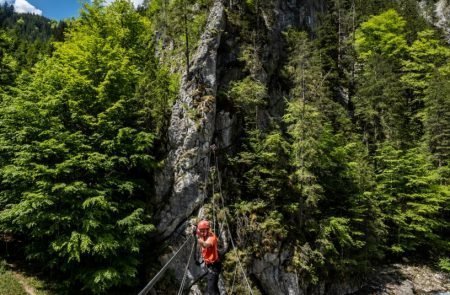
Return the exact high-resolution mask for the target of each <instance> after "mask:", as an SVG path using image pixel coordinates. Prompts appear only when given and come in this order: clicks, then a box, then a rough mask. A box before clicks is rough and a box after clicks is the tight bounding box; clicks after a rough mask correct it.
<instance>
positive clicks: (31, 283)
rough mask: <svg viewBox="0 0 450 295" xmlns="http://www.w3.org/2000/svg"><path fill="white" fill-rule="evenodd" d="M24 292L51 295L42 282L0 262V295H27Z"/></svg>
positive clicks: (2, 261)
mask: <svg viewBox="0 0 450 295" xmlns="http://www.w3.org/2000/svg"><path fill="white" fill-rule="evenodd" d="M26 290H29V291H30V292H33V293H34V294H36V295H53V294H54V293H53V292H50V291H49V290H48V289H47V288H46V285H45V283H44V282H43V281H41V280H39V279H38V278H36V277H33V276H29V275H26V274H24V273H22V272H17V271H14V269H11V267H9V266H8V265H7V264H6V262H5V261H4V260H0V295H28V294H29V293H27V291H26Z"/></svg>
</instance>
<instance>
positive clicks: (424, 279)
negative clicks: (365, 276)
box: [354, 264, 450, 295]
mask: <svg viewBox="0 0 450 295" xmlns="http://www.w3.org/2000/svg"><path fill="white" fill-rule="evenodd" d="M449 291H450V280H449V278H448V276H446V275H445V274H443V273H440V272H436V271H433V270H431V269H430V268H429V267H426V266H413V265H403V264H394V265H392V266H387V267H384V268H382V269H380V270H378V271H377V272H376V273H375V274H374V276H373V277H372V278H370V279H369V280H368V282H367V284H366V286H365V287H364V288H362V289H361V290H359V291H358V292H356V293H354V294H355V295H363V294H364V295H370V294H377V295H415V294H421V295H425V294H445V293H448V292H449Z"/></svg>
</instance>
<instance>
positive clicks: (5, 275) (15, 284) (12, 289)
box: [0, 271, 27, 295]
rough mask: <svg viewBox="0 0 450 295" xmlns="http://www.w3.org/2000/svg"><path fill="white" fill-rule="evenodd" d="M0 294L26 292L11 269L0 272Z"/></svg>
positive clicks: (22, 293) (13, 294)
mask: <svg viewBox="0 0 450 295" xmlns="http://www.w3.org/2000/svg"><path fill="white" fill-rule="evenodd" d="M0 294H2V295H27V292H25V290H24V289H23V287H22V284H21V283H19V281H18V280H17V278H16V277H14V274H13V273H12V272H11V271H3V272H2V273H0Z"/></svg>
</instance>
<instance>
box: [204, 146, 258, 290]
mask: <svg viewBox="0 0 450 295" xmlns="http://www.w3.org/2000/svg"><path fill="white" fill-rule="evenodd" d="M213 156H214V163H215V165H216V171H217V180H218V182H219V196H220V200H221V202H222V208H225V201H224V198H223V192H222V179H221V177H220V171H219V163H218V160H217V157H216V151H215V150H213ZM224 217H225V218H224V220H225V223H226V225H227V228H228V231H229V232H230V241H231V246H232V247H233V250H234V251H235V252H236V256H237V261H238V265H239V268H240V269H241V272H242V274H243V275H244V279H245V282H246V283H247V287H248V290H249V291H250V294H252V295H253V290H252V288H251V286H250V283H249V281H248V278H247V274H246V273H245V271H244V267H243V266H242V263H241V257H240V255H239V252H238V251H237V248H236V244H235V243H234V240H233V236H232V235H231V228H230V224H229V223H228V217H227V214H226V213H225V214H224Z"/></svg>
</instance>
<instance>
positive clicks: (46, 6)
mask: <svg viewBox="0 0 450 295" xmlns="http://www.w3.org/2000/svg"><path fill="white" fill-rule="evenodd" d="M86 1H89V0H0V3H1V4H3V3H5V2H8V3H10V4H13V5H14V10H15V11H16V12H18V13H34V14H39V15H43V16H45V17H48V18H50V19H55V20H61V19H64V18H69V17H77V16H78V15H79V11H80V9H81V7H82V4H81V3H83V2H86ZM113 1H114V0H106V1H105V3H111V2H113ZM131 2H133V3H134V5H135V6H137V5H140V4H142V2H143V0H131Z"/></svg>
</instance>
